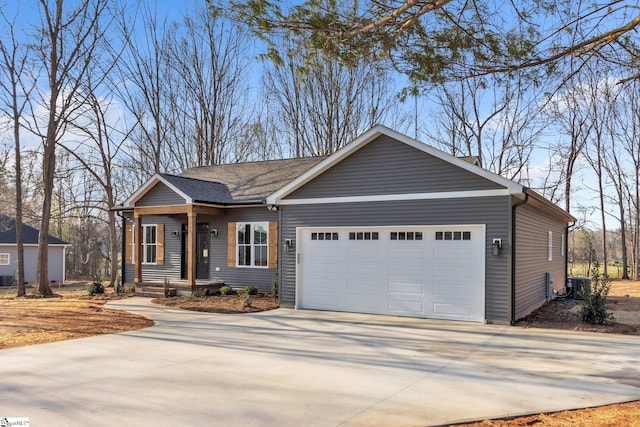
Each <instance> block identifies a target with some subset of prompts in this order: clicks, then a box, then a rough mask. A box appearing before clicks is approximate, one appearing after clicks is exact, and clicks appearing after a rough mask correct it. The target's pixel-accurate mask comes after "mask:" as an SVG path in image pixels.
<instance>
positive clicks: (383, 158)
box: [287, 136, 502, 199]
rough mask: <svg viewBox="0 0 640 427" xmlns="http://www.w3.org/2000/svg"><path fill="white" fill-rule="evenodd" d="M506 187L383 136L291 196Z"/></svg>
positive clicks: (360, 194) (425, 191)
mask: <svg viewBox="0 0 640 427" xmlns="http://www.w3.org/2000/svg"><path fill="white" fill-rule="evenodd" d="M498 188H502V187H500V186H499V185H498V184H496V183H494V182H492V181H489V180H488V179H485V178H482V177H480V176H478V175H475V174H473V173H471V172H468V171H466V170H464V169H461V168H459V167H457V166H454V165H452V164H450V163H448V162H445V161H443V160H440V159H438V158H436V157H433V156H430V155H429V154H426V153H424V152H423V151H420V150H418V149H416V148H413V147H411V146H409V145H406V144H404V143H402V142H398V141H396V140H395V139H392V138H389V137H386V136H381V137H379V138H377V139H376V140H374V141H372V142H370V143H369V144H368V145H367V146H365V147H363V148H361V149H360V150H359V151H357V152H355V153H354V154H352V155H351V156H349V157H347V158H346V159H344V160H343V161H341V162H340V163H338V164H336V165H334V166H333V167H332V168H331V169H330V170H328V171H326V172H325V173H323V174H322V175H320V176H318V177H316V178H315V179H313V180H312V181H310V182H309V183H307V184H305V185H304V186H303V187H302V188H300V189H298V190H296V191H295V192H293V193H292V194H291V195H289V196H287V199H306V198H318V197H347V196H366V195H373V194H376V195H381V194H403V193H433V192H447V191H470V190H489V189H498Z"/></svg>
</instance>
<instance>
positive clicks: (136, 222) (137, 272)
mask: <svg viewBox="0 0 640 427" xmlns="http://www.w3.org/2000/svg"><path fill="white" fill-rule="evenodd" d="M133 234H134V241H135V244H134V245H133V259H134V261H133V263H134V264H133V265H134V266H133V283H134V285H137V284H138V283H142V216H141V215H140V214H139V213H137V212H134V213H133Z"/></svg>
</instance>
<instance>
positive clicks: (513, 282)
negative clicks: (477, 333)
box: [511, 187, 529, 326]
mask: <svg viewBox="0 0 640 427" xmlns="http://www.w3.org/2000/svg"><path fill="white" fill-rule="evenodd" d="M527 191H528V188H527V187H522V192H523V193H524V199H522V200H520V201H519V202H516V203H514V204H513V205H512V206H511V326H514V325H515V324H516V208H518V206H522V205H524V204H525V203H527V202H528V201H529V193H528V192H527Z"/></svg>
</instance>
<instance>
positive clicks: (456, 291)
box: [433, 283, 474, 299]
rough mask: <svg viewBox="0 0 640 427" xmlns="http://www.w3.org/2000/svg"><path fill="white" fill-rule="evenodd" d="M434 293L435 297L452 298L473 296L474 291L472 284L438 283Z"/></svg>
mask: <svg viewBox="0 0 640 427" xmlns="http://www.w3.org/2000/svg"><path fill="white" fill-rule="evenodd" d="M433 295H434V297H435V298H437V297H441V298H444V299H451V298H452V297H456V298H470V297H473V295H474V292H473V288H472V287H471V286H463V285H451V284H438V283H436V284H435V285H434V286H433Z"/></svg>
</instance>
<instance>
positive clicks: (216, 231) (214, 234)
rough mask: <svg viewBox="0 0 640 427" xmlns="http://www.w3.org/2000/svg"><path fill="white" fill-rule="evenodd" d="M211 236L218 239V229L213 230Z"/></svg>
mask: <svg viewBox="0 0 640 427" xmlns="http://www.w3.org/2000/svg"><path fill="white" fill-rule="evenodd" d="M211 235H212V236H213V237H218V229H217V228H212V229H211Z"/></svg>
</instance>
